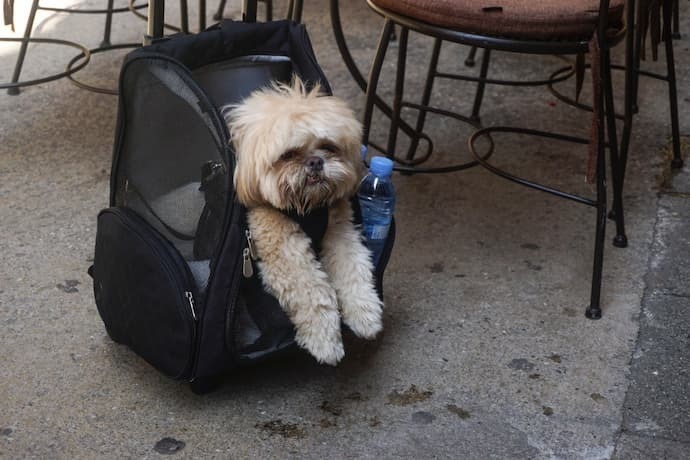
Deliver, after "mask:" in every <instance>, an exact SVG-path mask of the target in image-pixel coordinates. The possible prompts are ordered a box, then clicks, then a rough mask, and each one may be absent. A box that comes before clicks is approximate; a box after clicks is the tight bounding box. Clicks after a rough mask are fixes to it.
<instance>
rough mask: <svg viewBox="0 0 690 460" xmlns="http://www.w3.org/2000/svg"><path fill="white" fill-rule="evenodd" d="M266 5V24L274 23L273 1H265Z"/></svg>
mask: <svg viewBox="0 0 690 460" xmlns="http://www.w3.org/2000/svg"><path fill="white" fill-rule="evenodd" d="M264 4H265V5H266V22H271V21H273V0H264Z"/></svg>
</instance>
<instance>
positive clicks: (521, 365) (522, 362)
mask: <svg viewBox="0 0 690 460" xmlns="http://www.w3.org/2000/svg"><path fill="white" fill-rule="evenodd" d="M508 367H510V368H511V369H515V370H517V371H531V370H532V369H534V363H531V362H529V361H527V360H526V359H525V358H518V359H514V360H512V361H511V362H509V363H508Z"/></svg>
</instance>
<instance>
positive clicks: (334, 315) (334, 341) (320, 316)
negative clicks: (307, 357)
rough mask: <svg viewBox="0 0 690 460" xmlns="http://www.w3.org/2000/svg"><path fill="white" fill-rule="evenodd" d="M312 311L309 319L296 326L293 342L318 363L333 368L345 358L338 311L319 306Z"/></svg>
mask: <svg viewBox="0 0 690 460" xmlns="http://www.w3.org/2000/svg"><path fill="white" fill-rule="evenodd" d="M312 311H313V312H314V314H313V315H312V316H311V317H309V318H304V321H302V322H300V323H301V324H299V325H296V334H295V340H296V341H297V344H298V345H299V346H300V347H302V348H304V349H306V350H307V351H308V352H309V353H311V355H312V356H313V357H314V358H316V360H317V361H318V362H319V363H324V364H330V365H331V366H335V365H336V364H338V361H340V360H341V359H342V358H343V356H345V350H344V348H343V339H342V337H341V335H340V315H339V314H338V310H337V308H335V307H332V306H329V307H326V306H319V307H317V308H315V309H314V310H312Z"/></svg>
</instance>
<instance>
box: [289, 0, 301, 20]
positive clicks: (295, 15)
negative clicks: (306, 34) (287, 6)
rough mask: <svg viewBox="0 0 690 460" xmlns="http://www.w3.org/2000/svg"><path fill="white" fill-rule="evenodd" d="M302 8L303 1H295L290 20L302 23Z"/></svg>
mask: <svg viewBox="0 0 690 460" xmlns="http://www.w3.org/2000/svg"><path fill="white" fill-rule="evenodd" d="M303 6H304V2H303V0H295V8H294V10H293V15H292V18H291V19H292V20H293V21H295V22H302V8H303Z"/></svg>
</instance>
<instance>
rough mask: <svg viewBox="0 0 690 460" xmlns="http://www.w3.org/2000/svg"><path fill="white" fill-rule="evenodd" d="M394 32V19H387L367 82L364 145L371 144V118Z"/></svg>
mask: <svg viewBox="0 0 690 460" xmlns="http://www.w3.org/2000/svg"><path fill="white" fill-rule="evenodd" d="M392 33H393V21H391V20H390V19H386V20H385V22H384V23H383V30H382V31H381V38H380V39H379V46H378V49H377V50H376V56H375V57H374V62H373V63H372V65H371V71H370V73H369V82H368V84H367V91H366V99H365V102H364V119H363V122H362V144H364V145H368V144H369V131H370V130H371V119H372V116H373V114H374V100H375V98H376V88H377V87H378V84H379V77H380V76H381V69H382V68H383V60H384V59H385V58H386V51H387V50H388V43H389V42H390V38H391V34H392Z"/></svg>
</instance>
